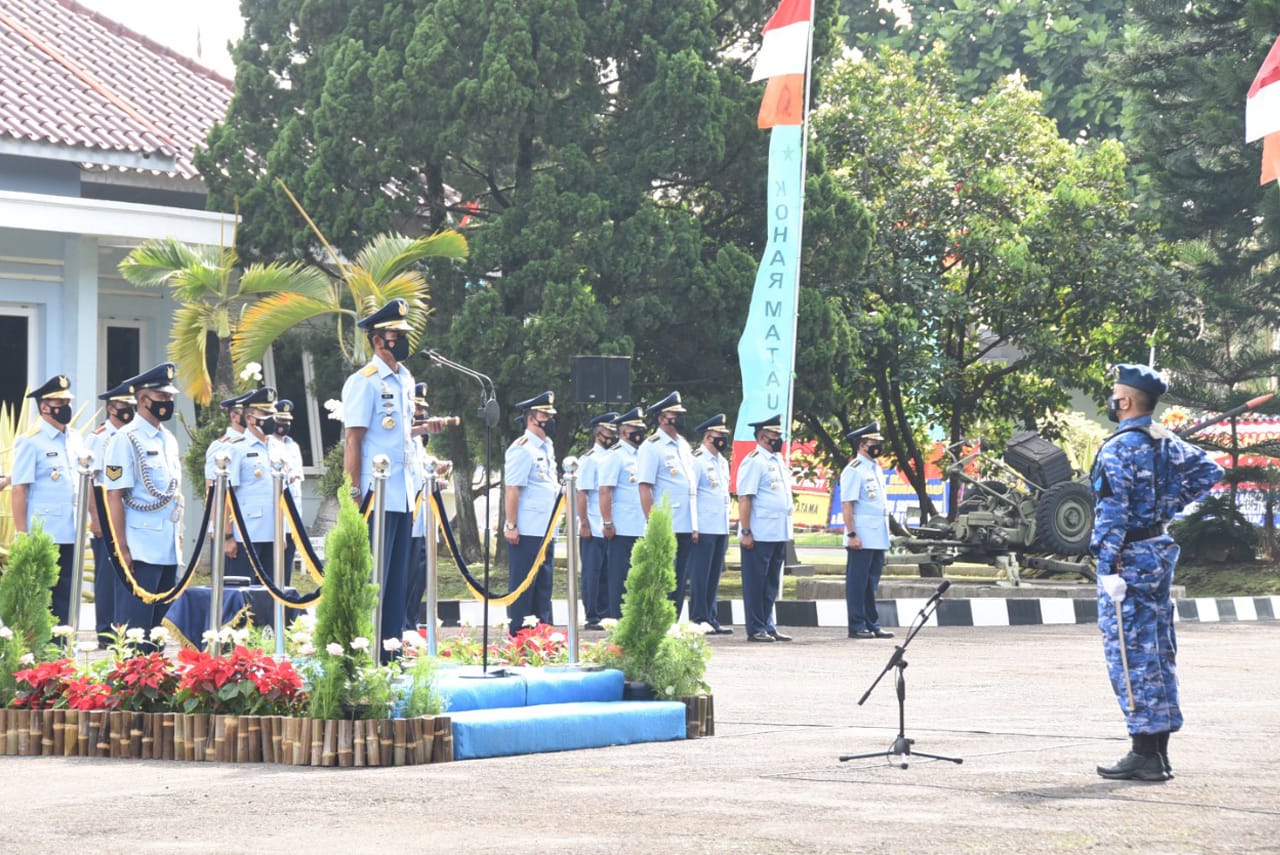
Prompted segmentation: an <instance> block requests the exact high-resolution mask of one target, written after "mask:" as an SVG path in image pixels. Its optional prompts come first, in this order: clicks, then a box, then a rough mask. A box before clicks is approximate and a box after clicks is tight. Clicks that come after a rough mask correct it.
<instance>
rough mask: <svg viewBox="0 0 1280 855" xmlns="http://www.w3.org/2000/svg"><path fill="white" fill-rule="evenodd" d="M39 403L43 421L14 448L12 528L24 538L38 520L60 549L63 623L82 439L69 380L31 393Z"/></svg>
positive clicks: (58, 605) (58, 613) (56, 603)
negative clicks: (76, 429)
mask: <svg viewBox="0 0 1280 855" xmlns="http://www.w3.org/2000/svg"><path fill="white" fill-rule="evenodd" d="M27 397H28V398H31V399H33V400H34V401H35V402H36V407H37V408H38V411H39V416H40V420H39V421H38V422H36V427H35V429H34V430H32V431H31V432H30V433H28V434H26V435H25V436H20V437H18V439H17V441H16V442H14V445H13V524H14V528H15V530H16V531H17V532H18V533H19V534H26V533H28V532H29V531H30V530H31V526H32V524H33V523H35V522H37V521H38V522H39V523H40V524H41V526H42V527H43V528H44V532H45V534H47V535H49V536H50V537H51V538H53V542H54V543H56V544H57V545H58V581H57V582H56V583H55V584H54V586H53V614H54V616H55V617H57V619H58V623H59V624H65V623H67V621H68V620H69V619H70V615H71V582H72V577H73V574H74V573H76V572H79V570H80V568H78V567H75V566H74V562H75V543H76V520H75V508H76V487H77V485H78V483H79V476H78V474H77V471H78V467H77V464H76V457H77V456H78V453H79V450H80V442H79V437H78V436H77V435H76V434H75V433H73V432H72V431H70V430H68V429H67V425H68V424H70V423H71V399H72V394H71V381H70V380H68V379H67V377H66V375H64V374H59V375H57V376H55V377H52V378H50V379H49V380H48V381H46V382H45V383H44V385H42V386H40V388H38V389H36V390H34V391H32V392H30V393H28V394H27Z"/></svg>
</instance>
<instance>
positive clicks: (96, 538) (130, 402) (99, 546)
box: [89, 380, 138, 647]
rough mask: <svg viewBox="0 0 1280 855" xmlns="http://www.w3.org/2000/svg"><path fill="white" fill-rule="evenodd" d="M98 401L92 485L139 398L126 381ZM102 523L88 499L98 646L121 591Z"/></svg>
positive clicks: (91, 446) (91, 447) (107, 638)
mask: <svg viewBox="0 0 1280 855" xmlns="http://www.w3.org/2000/svg"><path fill="white" fill-rule="evenodd" d="M98 400H99V401H105V402H106V412H107V418H106V421H104V422H103V423H102V424H100V425H98V426H97V427H96V428H94V429H93V432H92V433H91V434H90V435H89V450H90V452H92V453H93V478H94V484H99V485H101V484H105V483H106V481H105V479H104V478H103V477H102V461H103V459H104V458H105V457H106V455H107V444H108V443H109V442H110V441H111V438H112V437H113V436H115V435H116V431H118V430H120V428H122V427H124V426H125V425H127V424H128V423H129V422H131V421H133V417H134V412H135V409H136V408H137V405H138V400H137V399H136V398H134V397H133V385H132V384H131V383H130V382H129V381H128V380H126V381H125V382H123V383H121V384H120V385H119V386H116V387H115V388H114V389H108V390H107V391H105V392H103V393H102V394H101V395H99V396H98ZM103 522H104V520H101V519H99V518H98V503H97V502H95V501H92V499H91V500H90V502H89V530H90V531H91V532H92V534H93V537H91V538H90V540H89V546H90V548H91V549H93V567H94V578H93V612H94V619H95V628H96V629H97V630H98V646H100V647H102V646H105V645H106V644H108V643H110V641H111V640H112V639H111V633H112V629H111V621H112V619H113V618H114V616H115V608H116V592H117V591H123V590H124V588H123V586H122V585H121V584H120V580H119V579H117V578H116V571H115V568H114V567H113V566H112V564H111V555H110V553H109V552H108V551H107V541H106V539H105V538H104V537H103V536H102V524H103ZM121 596H124V595H123V594H121Z"/></svg>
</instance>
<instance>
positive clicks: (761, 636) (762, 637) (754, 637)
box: [747, 632, 773, 644]
mask: <svg viewBox="0 0 1280 855" xmlns="http://www.w3.org/2000/svg"><path fill="white" fill-rule="evenodd" d="M747 641H760V642H768V643H769V644H773V636H772V635H770V634H769V633H767V632H753V633H752V634H751V635H748V636H747Z"/></svg>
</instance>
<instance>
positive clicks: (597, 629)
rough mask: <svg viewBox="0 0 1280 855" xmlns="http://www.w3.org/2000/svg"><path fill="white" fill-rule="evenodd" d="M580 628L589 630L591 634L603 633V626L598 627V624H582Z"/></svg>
mask: <svg viewBox="0 0 1280 855" xmlns="http://www.w3.org/2000/svg"><path fill="white" fill-rule="evenodd" d="M582 628H583V629H589V630H591V631H592V632H603V631H604V627H603V626H601V625H600V624H598V623H587V624H583V625H582Z"/></svg>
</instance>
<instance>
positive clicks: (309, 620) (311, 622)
mask: <svg viewBox="0 0 1280 855" xmlns="http://www.w3.org/2000/svg"><path fill="white" fill-rule="evenodd" d="M293 625H294V626H296V627H298V628H300V629H305V630H306V631H307V632H315V629H316V616H315V615H313V614H311V613H310V612H308V613H306V614H304V615H302V616H301V617H299V618H298V619H297V620H295V621H294V622H293Z"/></svg>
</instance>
